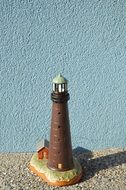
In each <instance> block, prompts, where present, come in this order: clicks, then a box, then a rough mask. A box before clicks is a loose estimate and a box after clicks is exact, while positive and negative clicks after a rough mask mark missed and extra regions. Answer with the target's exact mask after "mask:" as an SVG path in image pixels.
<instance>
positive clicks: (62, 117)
mask: <svg viewBox="0 0 126 190" xmlns="http://www.w3.org/2000/svg"><path fill="white" fill-rule="evenodd" d="M69 99H70V96H69V93H68V89H67V80H66V79H65V78H64V77H63V76H62V75H58V76H57V77H55V78H54V79H53V91H52V93H51V100H52V102H53V103H52V118H51V129H50V142H48V141H47V140H43V141H41V142H40V143H39V144H38V148H37V153H35V154H34V155H33V157H32V159H31V161H30V169H31V170H32V172H34V173H36V174H37V175H38V176H40V177H41V178H42V179H44V180H45V181H46V182H47V183H48V184H50V185H54V186H65V185H71V184H75V183H77V182H78V181H79V180H80V178H81V176H82V168H81V166H80V164H79V162H78V161H77V159H76V158H74V157H73V154H72V144H71V134H70V122H69V112H68V100H69Z"/></svg>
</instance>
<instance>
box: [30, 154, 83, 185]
mask: <svg viewBox="0 0 126 190" xmlns="http://www.w3.org/2000/svg"><path fill="white" fill-rule="evenodd" d="M41 162H42V163H41ZM74 162H75V168H74V169H73V170H69V171H64V172H61V171H56V172H54V171H52V170H51V169H49V168H48V167H47V160H41V161H40V160H37V159H36V155H35V154H34V155H33V157H32V159H31V162H30V166H29V168H30V170H31V171H32V172H33V173H35V174H36V175H37V176H39V177H40V178H42V179H43V180H44V181H45V182H47V183H48V184H49V185H52V186H68V185H73V184H75V183H78V182H79V181H80V179H81V177H82V175H83V173H82V168H81V166H80V164H79V163H78V161H77V160H76V159H74Z"/></svg>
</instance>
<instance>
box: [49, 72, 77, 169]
mask: <svg viewBox="0 0 126 190" xmlns="http://www.w3.org/2000/svg"><path fill="white" fill-rule="evenodd" d="M51 99H52V101H53V105H52V120H51V133H50V143H49V158H48V167H49V168H50V169H54V170H59V171H66V170H70V169H72V168H73V167H74V164H73V156H72V145H71V135H70V124H69V113H68V105H67V101H68V100H69V93H68V91H67V80H66V79H65V78H64V77H62V76H61V75H58V76H57V77H56V78H54V79H53V92H52V94H51Z"/></svg>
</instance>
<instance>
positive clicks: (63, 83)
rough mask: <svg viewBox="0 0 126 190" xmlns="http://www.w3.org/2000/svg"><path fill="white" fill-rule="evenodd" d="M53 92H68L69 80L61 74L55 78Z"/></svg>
mask: <svg viewBox="0 0 126 190" xmlns="http://www.w3.org/2000/svg"><path fill="white" fill-rule="evenodd" d="M53 92H55V93H62V92H67V80H66V79H65V78H64V77H63V76H62V75H61V74H59V75H58V76H56V77H55V78H54V79H53Z"/></svg>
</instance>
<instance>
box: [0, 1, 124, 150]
mask: <svg viewBox="0 0 126 190" xmlns="http://www.w3.org/2000/svg"><path fill="white" fill-rule="evenodd" d="M59 72H61V73H62V74H63V75H64V76H65V77H66V78H67V79H68V80H69V92H70V97H71V99H70V101H69V112H70V123H71V134H72V141H73V148H74V147H77V146H81V147H84V148H87V149H90V150H93V149H95V150H98V149H102V148H107V147H124V146H126V1H125V0H105V1H104V0H88V1H87V0H64V1H61V0H54V1H52V0H48V1H47V0H1V1H0V151H1V152H26V151H34V150H35V144H36V143H37V142H38V141H39V140H40V139H41V138H42V137H46V138H49V130H50V117H51V103H52V102H51V100H50V93H51V91H52V86H51V85H52V84H51V81H52V79H53V77H54V76H55V75H57V74H58V73H59Z"/></svg>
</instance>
